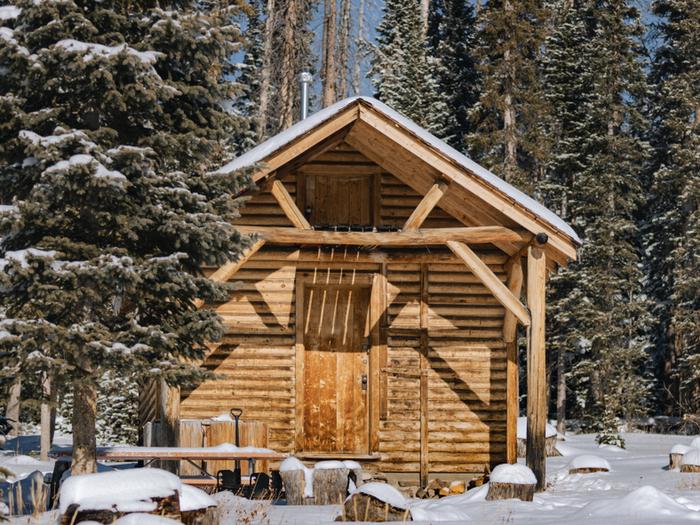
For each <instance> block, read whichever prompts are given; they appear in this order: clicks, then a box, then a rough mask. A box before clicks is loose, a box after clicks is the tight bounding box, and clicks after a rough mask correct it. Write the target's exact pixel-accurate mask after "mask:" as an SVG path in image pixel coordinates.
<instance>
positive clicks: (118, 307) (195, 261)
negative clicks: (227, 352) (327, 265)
mask: <svg viewBox="0 0 700 525" xmlns="http://www.w3.org/2000/svg"><path fill="white" fill-rule="evenodd" d="M158 5H159V6H158V7H154V6H153V4H152V3H150V2H145V3H139V2H130V3H128V4H124V3H121V2H111V1H106V2H99V3H94V2H83V1H74V0H66V1H62V2H33V1H30V0H18V1H17V2H15V3H13V4H12V7H15V8H16V9H15V11H14V14H13V16H12V17H3V18H4V20H3V21H2V27H0V36H1V38H0V64H2V68H3V74H2V75H0V112H1V113H2V114H3V115H7V117H8V118H6V119H3V122H2V127H1V128H0V192H2V197H1V199H2V202H4V203H5V206H4V207H3V208H2V222H0V227H2V231H3V235H4V237H3V238H2V241H1V242H0V288H2V289H3V293H2V295H0V309H1V310H2V311H3V312H4V319H3V320H2V321H1V323H2V331H3V337H2V340H1V341H0V345H2V346H3V350H4V351H5V353H4V354H3V359H4V360H5V362H11V363H19V365H20V370H21V373H22V374H23V375H25V376H31V375H39V374H43V373H48V374H50V375H52V376H53V377H54V378H56V380H57V382H58V383H59V384H70V385H72V390H73V396H74V403H73V413H72V426H73V443H74V448H73V471H74V472H75V473H83V472H90V471H94V470H95V466H96V462H95V419H96V402H97V400H96V397H97V390H98V387H99V384H100V383H101V382H102V381H103V380H104V378H105V377H107V376H108V375H110V374H112V375H119V376H122V377H129V376H133V377H136V378H138V379H139V380H141V381H143V380H144V379H145V378H148V377H151V378H163V379H165V380H166V381H168V382H171V383H176V384H180V383H182V382H185V381H191V380H197V379H198V378H199V377H201V376H202V374H203V373H204V372H202V371H201V370H199V369H198V368H197V367H194V366H192V365H190V364H187V363H192V362H196V361H197V360H198V359H200V358H201V357H202V355H203V351H204V349H205V342H206V341H209V340H213V339H216V338H217V337H219V336H220V335H221V331H222V329H221V325H220V322H219V319H218V318H217V316H216V315H215V314H214V313H213V312H211V311H208V310H199V309H197V308H196V304H195V300H196V299H197V298H201V299H204V300H209V301H214V300H221V299H223V298H224V297H225V296H226V287H225V286H222V285H217V284H215V283H212V282H210V281H209V280H207V279H206V278H205V277H204V276H203V275H202V274H201V272H200V268H201V267H202V265H204V264H220V263H223V262H224V261H226V260H229V259H231V258H235V257H237V256H238V254H239V252H240V249H241V246H242V245H243V244H245V242H247V241H245V240H244V239H242V238H241V237H240V236H239V235H238V233H237V232H236V230H235V229H234V228H233V227H232V226H231V222H230V221H231V220H232V219H233V218H235V217H236V216H237V207H238V203H237V201H236V200H235V199H234V198H232V195H233V194H235V193H237V192H238V191H239V190H240V189H242V187H243V185H244V184H246V179H245V177H244V176H241V175H238V174H235V175H231V176H221V175H217V176H214V175H208V174H207V170H208V169H210V167H211V166H212V165H214V164H218V163H219V162H220V161H221V160H222V158H225V157H227V156H229V151H231V149H232V148H231V144H230V141H231V140H232V139H231V137H233V136H235V135H236V133H239V132H240V129H241V124H242V123H241V122H240V119H239V118H237V117H235V116H233V115H231V114H229V113H227V112H225V111H224V110H223V109H222V103H223V102H224V101H226V100H228V99H231V98H232V97H233V96H235V85H234V84H232V83H229V82H227V81H225V78H227V77H231V76H232V75H235V73H236V69H235V66H234V65H233V64H232V63H231V62H230V57H231V56H232V54H233V53H234V52H235V51H236V50H237V49H238V42H239V39H240V32H239V29H238V26H237V24H235V23H234V22H233V20H234V18H233V17H234V16H236V15H237V14H238V8H237V7H234V6H231V7H226V6H221V5H218V4H216V5H211V6H210V5H209V4H202V3H196V4H195V3H190V2H182V1H180V2H177V3H174V4H172V5H169V4H163V3H159V4H158ZM5 334H7V335H5Z"/></svg>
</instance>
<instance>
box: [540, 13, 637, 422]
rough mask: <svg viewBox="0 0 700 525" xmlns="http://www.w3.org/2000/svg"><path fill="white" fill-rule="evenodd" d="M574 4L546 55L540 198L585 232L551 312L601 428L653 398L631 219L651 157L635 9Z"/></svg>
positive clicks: (576, 385) (558, 339)
mask: <svg viewBox="0 0 700 525" xmlns="http://www.w3.org/2000/svg"><path fill="white" fill-rule="evenodd" d="M574 9H576V10H581V11H579V12H578V13H572V14H571V15H570V17H569V22H568V23H566V24H564V25H563V26H562V28H561V30H560V31H559V33H560V37H559V43H556V42H554V41H551V42H549V44H550V45H549V46H548V49H547V52H548V53H549V59H548V60H549V62H548V68H547V74H546V78H547V82H548V92H549V95H548V96H549V100H550V101H551V104H552V111H553V114H554V115H555V116H556V117H557V119H556V121H555V124H556V127H555V128H554V129H555V132H556V133H557V135H556V138H557V140H558V141H559V143H558V145H557V146H556V147H555V148H554V155H553V157H552V163H551V166H550V170H549V173H548V177H547V184H546V185H545V189H544V192H545V194H548V195H549V199H550V200H552V201H553V202H554V203H555V204H556V203H557V202H558V203H559V206H562V205H563V204H565V206H566V210H565V211H566V214H567V215H568V214H570V216H571V218H572V222H573V223H574V225H575V226H576V227H577V228H578V231H579V232H580V233H581V235H582V237H583V246H582V248H581V250H580V251H579V260H578V261H577V262H576V263H574V264H572V265H571V266H570V268H569V270H567V271H568V272H571V273H570V274H568V275H567V274H563V275H562V276H561V280H560V281H559V282H557V287H556V291H555V293H556V294H557V296H558V297H557V300H556V301H555V303H554V304H553V309H554V311H553V312H552V316H551V317H552V318H553V319H554V327H555V328H557V329H558V330H561V332H560V333H559V334H557V336H555V338H554V341H555V345H557V344H558V345H565V346H566V347H568V348H569V350H571V351H572V355H571V359H572V361H573V363H572V365H573V366H572V370H571V372H570V376H571V385H572V388H573V391H574V393H575V397H576V399H575V405H576V406H577V407H578V409H579V410H580V413H579V415H581V416H583V417H584V418H594V420H595V421H599V419H600V418H601V417H602V416H603V415H604V412H605V411H609V412H610V414H612V416H621V417H624V418H626V419H628V418H630V417H633V416H636V415H639V414H641V413H643V412H644V411H645V409H646V408H647V406H648V403H649V400H650V395H649V390H650V381H649V373H648V372H649V371H648V369H647V368H646V366H647V363H648V360H649V359H648V358H649V354H648V350H649V348H648V331H647V329H648V325H649V322H650V320H649V312H648V304H647V302H646V299H645V296H644V294H643V290H642V281H643V278H644V274H643V272H642V268H641V246H640V245H639V228H638V224H637V220H636V219H637V213H638V211H639V209H640V206H641V204H642V202H643V188H642V186H641V175H642V166H643V164H644V161H645V154H646V152H647V145H646V143H645V142H644V141H643V140H642V138H641V137H642V135H643V133H644V132H645V121H644V119H643V117H642V113H641V108H640V104H641V103H642V102H643V101H644V100H645V95H646V83H645V79H644V75H643V69H642V67H643V64H642V62H641V60H640V49H639V37H640V23H639V14H638V12H637V11H636V9H635V8H634V7H633V6H632V2H628V1H623V0H609V1H594V2H583V3H581V4H579V5H577V6H576V7H575V8H574ZM582 24H585V26H584V25H582ZM584 27H585V34H584V33H582V31H583V29H584ZM561 31H566V32H567V34H566V35H563V34H561ZM564 37H566V38H564ZM555 44H556V45H555ZM568 48H571V49H568ZM576 53H578V54H579V55H580V56H579V57H578V58H576V56H575V54H576ZM567 63H569V64H570V66H569V65H567ZM570 67H571V68H574V69H573V71H572V70H571V69H570ZM574 75H575V76H574ZM567 76H568V79H567ZM557 194H559V195H560V197H558V198H557V197H556V195H557ZM553 196H554V197H553ZM564 197H565V199H564ZM558 279H559V278H558Z"/></svg>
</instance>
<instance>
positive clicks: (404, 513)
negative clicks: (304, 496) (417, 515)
mask: <svg viewBox="0 0 700 525" xmlns="http://www.w3.org/2000/svg"><path fill="white" fill-rule="evenodd" d="M336 521H364V522H384V521H401V522H404V521H411V514H410V513H409V512H408V510H407V509H400V508H397V507H393V506H392V505H390V504H388V503H386V502H384V501H381V500H380V499H377V498H375V497H374V496H370V495H369V494H362V493H360V492H356V493H355V494H353V495H352V496H351V497H349V498H348V499H347V500H346V501H345V504H344V505H343V513H342V514H341V515H340V516H338V517H337V518H336Z"/></svg>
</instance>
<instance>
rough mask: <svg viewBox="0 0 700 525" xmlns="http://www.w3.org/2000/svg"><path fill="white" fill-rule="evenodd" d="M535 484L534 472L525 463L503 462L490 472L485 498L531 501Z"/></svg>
mask: <svg viewBox="0 0 700 525" xmlns="http://www.w3.org/2000/svg"><path fill="white" fill-rule="evenodd" d="M536 485H537V478H536V477H535V474H534V473H533V472H532V470H530V469H529V468H527V467H526V466H525V465H518V464H517V463H516V464H513V465H510V464H508V463H503V464H502V465H498V466H497V467H496V468H495V469H493V472H491V477H490V480H489V492H488V494H486V499H487V500H489V501H492V500H500V499H519V500H522V501H532V498H533V496H534V495H535V486H536Z"/></svg>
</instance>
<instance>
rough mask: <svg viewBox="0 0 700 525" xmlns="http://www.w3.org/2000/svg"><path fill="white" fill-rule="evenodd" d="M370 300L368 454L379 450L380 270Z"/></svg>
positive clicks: (383, 308) (382, 288)
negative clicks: (370, 341) (370, 343)
mask: <svg viewBox="0 0 700 525" xmlns="http://www.w3.org/2000/svg"><path fill="white" fill-rule="evenodd" d="M371 294H372V295H371V298H370V334H371V337H372V347H371V348H370V359H369V377H370V384H369V393H370V396H369V416H370V417H369V452H375V451H377V450H378V449H379V420H380V418H381V406H382V398H383V397H385V396H384V392H383V390H382V376H384V374H383V373H382V369H383V368H384V367H385V366H386V365H384V364H383V356H384V354H385V353H386V345H385V344H384V342H383V341H382V330H381V325H382V320H383V319H384V313H385V311H386V274H384V273H383V272H381V270H380V271H379V272H377V273H375V274H374V276H373V279H372V292H371Z"/></svg>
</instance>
